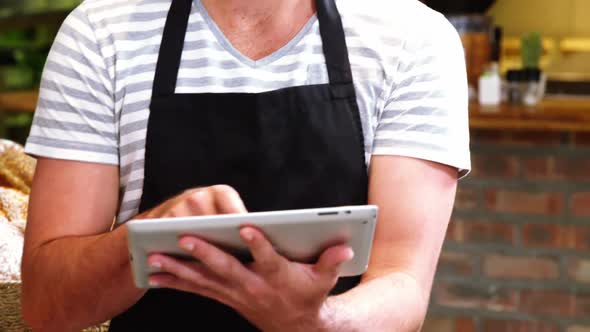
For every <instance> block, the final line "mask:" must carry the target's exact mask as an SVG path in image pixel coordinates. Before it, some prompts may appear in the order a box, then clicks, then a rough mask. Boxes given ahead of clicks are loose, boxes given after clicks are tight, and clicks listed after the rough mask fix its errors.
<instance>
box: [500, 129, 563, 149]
mask: <svg viewBox="0 0 590 332" xmlns="http://www.w3.org/2000/svg"><path fill="white" fill-rule="evenodd" d="M507 140H508V141H509V142H510V144H513V145H525V146H541V145H543V146H555V145H561V144H562V133H559V132H550V133H548V132H527V131H523V132H512V133H510V134H509V137H508V138H507Z"/></svg>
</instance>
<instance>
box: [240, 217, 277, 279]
mask: <svg viewBox="0 0 590 332" xmlns="http://www.w3.org/2000/svg"><path fill="white" fill-rule="evenodd" d="M240 236H241V237H242V240H243V241H244V243H246V245H247V246H248V248H249V249H250V252H251V253H252V256H253V257H254V261H255V262H256V263H258V264H259V265H260V267H261V268H262V269H263V270H264V271H265V272H267V273H274V272H277V271H278V270H280V268H281V266H282V264H284V263H285V262H286V260H285V258H284V257H283V256H281V255H279V253H277V251H276V250H275V248H274V247H273V245H272V244H271V243H270V241H268V240H267V239H266V237H265V236H264V235H263V234H262V233H261V232H260V231H258V230H257V229H255V228H252V227H244V228H242V229H241V230H240Z"/></svg>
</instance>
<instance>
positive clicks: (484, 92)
mask: <svg viewBox="0 0 590 332" xmlns="http://www.w3.org/2000/svg"><path fill="white" fill-rule="evenodd" d="M501 101H502V78H501V77H500V68H499V66H498V64H497V63H492V64H491V65H490V66H489V68H488V69H487V70H486V71H485V72H484V73H483V75H482V76H481V77H480V78H479V103H480V104H481V105H484V106H497V105H499V104H500V102H501Z"/></svg>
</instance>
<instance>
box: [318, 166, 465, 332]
mask: <svg viewBox="0 0 590 332" xmlns="http://www.w3.org/2000/svg"><path fill="white" fill-rule="evenodd" d="M456 186H457V170H456V169H454V168H451V167H448V166H444V165H441V164H435V163H432V162H427V161H421V160H417V159H410V158H404V157H394V156H375V157H373V161H372V165H371V178H370V189H369V201H370V203H372V204H376V205H378V206H379V207H380V212H379V221H378V226H377V232H376V235H375V243H374V245H373V251H372V256H371V264H370V267H369V270H368V272H367V274H366V275H365V277H364V279H363V281H362V283H361V285H360V286H359V287H357V288H355V289H353V290H352V291H350V292H348V293H345V294H343V295H340V296H337V297H332V298H329V299H328V301H327V302H326V305H325V308H324V309H325V310H324V315H325V318H327V320H328V321H329V323H328V325H329V328H328V330H330V331H418V330H420V328H421V325H422V322H423V320H424V317H425V315H426V311H427V307H428V300H429V294H430V289H431V287H432V281H433V277H434V273H435V270H436V265H437V261H438V257H439V255H440V251H441V247H442V243H443V240H444V236H445V232H446V228H447V225H448V222H449V219H450V216H451V211H452V207H453V202H454V198H455V191H456Z"/></svg>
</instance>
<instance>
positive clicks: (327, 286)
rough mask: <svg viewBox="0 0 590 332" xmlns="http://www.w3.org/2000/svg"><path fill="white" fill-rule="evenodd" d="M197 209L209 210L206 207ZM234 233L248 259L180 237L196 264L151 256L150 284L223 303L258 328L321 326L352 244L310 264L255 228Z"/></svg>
mask: <svg viewBox="0 0 590 332" xmlns="http://www.w3.org/2000/svg"><path fill="white" fill-rule="evenodd" d="M233 197H235V196H233ZM208 202H209V203H210V204H212V205H214V202H213V201H208ZM235 204H237V202H235V203H232V204H231V205H232V206H235ZM201 208H202V209H205V210H208V211H213V210H214V209H213V207H212V206H209V207H201ZM240 235H241V237H242V239H243V240H244V242H245V243H246V244H247V246H248V247H249V248H250V251H251V253H252V256H253V257H254V262H253V263H252V264H250V265H248V266H244V265H242V264H241V263H240V262H239V261H238V260H237V259H236V258H235V257H233V256H231V255H229V254H227V253H225V252H223V251H222V250H220V249H218V248H216V247H215V246H213V245H211V244H209V243H207V242H205V241H203V240H200V239H198V238H196V237H192V236H186V237H183V238H181V239H180V240H179V246H180V247H181V248H183V249H184V250H186V251H187V252H188V253H189V254H191V255H192V256H193V257H194V258H195V259H196V260H198V261H199V262H200V263H187V262H185V261H178V260H176V259H174V258H171V257H168V256H165V255H159V254H154V255H151V256H150V257H149V259H148V263H149V264H150V265H151V266H152V267H155V268H157V269H159V270H160V271H161V273H159V274H156V275H153V276H151V277H150V283H151V284H152V285H154V286H156V287H164V288H173V289H177V290H181V291H185V292H191V293H194V294H198V295H201V296H206V297H209V298H212V299H214V300H216V301H219V302H221V303H224V304H226V305H228V306H230V307H232V308H234V309H235V310H237V311H238V312H240V313H241V314H242V315H243V316H244V317H245V318H246V319H248V320H249V321H250V322H252V323H253V324H255V325H256V326H257V327H258V328H260V329H262V330H264V331H318V330H325V329H326V326H327V322H326V321H327V319H326V317H324V315H323V313H324V311H323V309H324V305H325V300H326V298H327V296H328V293H329V292H330V290H331V289H332V288H333V287H334V286H335V284H336V282H337V281H338V277H339V267H340V266H341V265H342V263H344V262H346V261H348V260H350V259H352V257H353V252H352V249H351V248H350V247H347V246H335V247H332V248H329V249H327V250H326V251H325V252H324V253H323V254H322V255H321V256H320V259H319V261H318V262H317V263H316V264H313V265H310V264H300V263H295V262H290V261H288V260H287V259H286V258H284V257H283V256H281V255H279V254H278V253H277V252H276V251H275V250H274V248H273V246H272V244H271V243H270V242H269V241H268V240H267V239H266V238H265V237H264V235H263V234H262V233H261V232H260V231H258V230H256V229H255V228H252V227H244V228H243V229H241V231H240Z"/></svg>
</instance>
